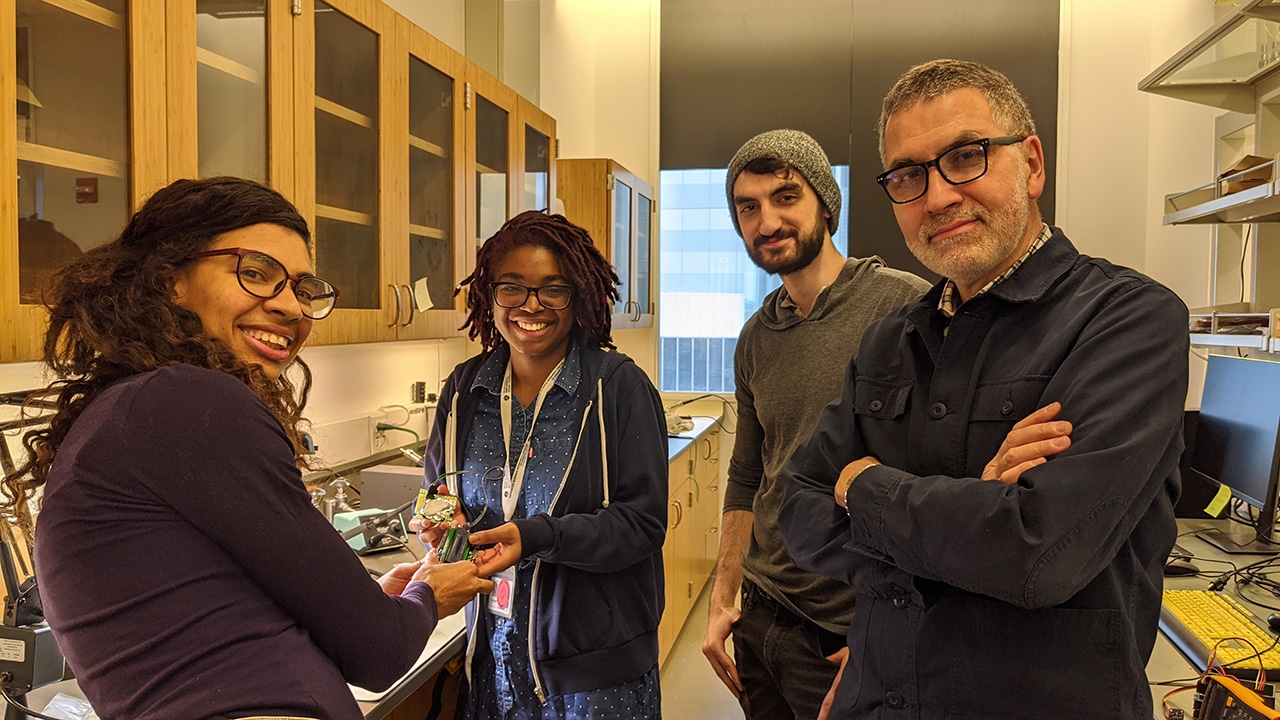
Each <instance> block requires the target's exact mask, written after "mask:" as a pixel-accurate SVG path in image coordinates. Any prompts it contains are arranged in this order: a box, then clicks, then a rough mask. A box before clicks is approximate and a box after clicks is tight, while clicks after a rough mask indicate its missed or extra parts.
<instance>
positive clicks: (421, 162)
mask: <svg viewBox="0 0 1280 720" xmlns="http://www.w3.org/2000/svg"><path fill="white" fill-rule="evenodd" d="M453 94H454V80H453V78H452V77H449V76H448V75H446V74H444V73H442V72H440V71H439V70H437V69H435V68H433V67H431V66H430V65H428V64H427V63H425V62H423V61H421V60H419V59H418V58H416V57H413V56H412V55H410V56H409V282H410V284H411V286H412V288H413V292H412V293H411V296H412V298H413V302H414V305H415V306H416V307H415V308H414V309H415V310H427V309H429V308H432V307H437V308H442V307H448V306H450V305H451V304H452V300H451V298H452V295H453V288H454V286H455V285H456V284H457V282H458V280H459V279H460V278H457V277H456V276H455V272H454V269H455V267H456V265H455V261H454V233H453V228H454V214H453V212H454V207H455V204H454V198H455V193H456V188H454V184H453V168H454V160H455V158H454V155H453V147H454V137H455V136H454V132H455V130H454V124H453V112H454V107H453Z"/></svg>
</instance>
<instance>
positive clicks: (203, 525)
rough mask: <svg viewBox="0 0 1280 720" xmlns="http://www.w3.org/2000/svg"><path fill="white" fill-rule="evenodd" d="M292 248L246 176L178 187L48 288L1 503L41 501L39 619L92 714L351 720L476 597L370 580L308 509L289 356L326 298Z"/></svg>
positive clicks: (300, 389)
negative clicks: (365, 692)
mask: <svg viewBox="0 0 1280 720" xmlns="http://www.w3.org/2000/svg"><path fill="white" fill-rule="evenodd" d="M310 239H311V236H310V232H309V231H308V229H307V223H306V221H305V220H303V218H302V217H301V216H300V215H299V214H298V212H297V210H295V209H294V207H293V205H291V204H290V203H289V201H287V200H285V199H284V198H283V197H281V196H280V195H279V194H278V193H276V192H275V191H273V190H270V189H268V188H266V187H264V186H262V185H259V184H257V183H254V182H250V181H247V180H239V179H236V178H212V179H208V180H179V181H177V182H175V183H173V184H172V185H169V186H168V187H166V188H164V189H162V190H160V191H158V192H157V193H155V194H154V195H152V196H151V198H150V199H149V200H147V202H146V204H144V205H143V207H142V209H141V210H139V211H138V212H137V213H136V214H135V215H134V216H133V217H132V219H131V220H130V221H129V224H128V225H127V226H126V227H125V229H124V231H123V232H122V233H121V235H120V236H119V237H118V238H117V239H116V240H114V241H112V242H110V243H108V244H106V245H103V246H101V247H98V248H95V249H94V250H91V251H89V252H88V253H86V254H85V255H84V256H83V257H81V258H79V259H78V260H76V261H74V262H73V263H71V264H70V265H68V266H66V267H65V268H63V269H62V270H60V271H59V272H58V273H57V275H55V276H54V278H53V280H52V282H51V285H50V287H49V288H48V289H47V290H46V293H45V304H46V306H47V308H48V310H49V316H50V321H49V329H48V332H47V334H46V335H45V342H44V360H45V362H46V363H47V364H48V366H49V367H50V369H51V370H52V371H53V372H54V373H55V374H56V375H57V377H58V378H59V379H58V380H57V381H56V382H54V383H53V384H51V385H50V386H49V387H47V388H46V389H45V390H43V391H42V392H41V393H39V394H40V395H42V396H44V397H46V398H51V399H52V400H53V401H54V403H55V406H56V411H55V413H54V414H53V416H52V418H51V420H50V422H49V425H48V427H47V428H44V429H37V430H32V431H29V432H28V433H27V434H26V435H25V436H24V438H23V444H24V446H25V447H26V450H27V453H28V458H29V459H28V461H27V462H26V464H25V465H24V466H23V467H21V468H19V469H18V470H17V471H16V472H15V473H13V474H11V475H9V476H8V477H6V479H5V483H4V484H5V488H6V490H7V496H8V497H7V498H6V499H5V505H6V506H7V509H8V510H9V511H10V513H11V514H12V515H14V516H16V517H18V518H20V519H21V520H22V521H24V522H26V523H30V516H29V514H28V510H27V506H28V500H29V499H30V498H31V496H32V494H33V493H34V492H35V491H37V490H40V489H42V490H43V498H42V501H41V512H40V513H39V517H38V521H37V523H36V526H35V565H36V576H37V579H38V583H39V587H40V591H41V599H42V602H43V606H44V611H45V615H46V617H47V618H48V620H49V624H50V626H51V627H52V628H53V632H54V636H55V637H56V638H57V640H58V644H59V647H60V648H61V649H62V652H63V654H64V655H65V657H66V659H67V662H68V663H69V664H70V666H71V668H72V669H73V670H74V671H75V674H76V677H77V679H78V681H79V683H80V687H81V689H82V690H83V691H84V693H85V695H86V696H87V697H88V698H89V700H90V702H91V703H93V706H94V708H95V709H96V710H97V712H98V714H99V715H100V716H101V717H103V718H132V719H141V718H242V717H252V716H264V715H270V716H279V717H310V718H350V719H352V720H354V719H355V718H360V717H361V713H360V710H359V708H358V706H357V705H356V703H355V700H354V698H353V697H352V695H351V692H350V690H348V688H347V683H348V682H350V683H353V684H357V685H363V686H365V687H370V688H375V689H380V688H384V687H387V686H389V685H390V684H391V683H392V682H394V681H395V680H396V679H397V678H399V677H400V675H402V674H403V673H404V672H405V671H407V670H408V669H409V667H410V666H411V665H412V663H413V662H414V661H415V660H416V659H417V658H418V656H419V654H420V653H421V650H422V648H423V646H424V644H425V643H426V640H427V637H428V636H429V635H430V634H431V631H432V629H433V628H434V627H435V624H436V622H437V620H438V618H439V617H440V616H443V615H447V614H449V613H452V612H455V611H456V610H457V609H459V608H460V607H461V606H462V605H463V604H464V603H465V602H467V601H468V600H470V599H471V598H472V597H473V596H474V595H475V593H476V592H477V591H480V590H486V589H487V588H488V587H489V583H488V582H487V581H483V580H480V579H479V578H478V577H477V576H476V569H475V567H474V566H473V565H471V564H470V563H458V564H455V565H433V564H423V565H419V564H417V563H413V564H406V565H403V566H399V567H397V568H396V569H395V570H393V571H391V572H389V573H387V574H386V575H385V576H383V578H382V579H381V580H380V581H379V582H378V583H375V582H373V581H372V580H371V579H370V578H369V576H368V574H367V572H366V571H365V569H364V567H363V566H362V565H361V563H360V561H359V559H358V558H357V557H356V556H355V555H354V554H353V553H352V552H351V550H350V549H349V548H348V547H347V545H346V544H345V543H344V542H343V541H342V539H341V538H340V537H339V535H338V533H337V532H335V531H334V529H333V527H332V526H331V525H329V524H328V523H327V522H326V520H325V518H324V516H323V515H321V514H320V513H319V512H317V511H316V510H315V509H314V508H313V507H312V505H311V502H310V497H309V496H308V494H307V492H306V490H305V489H304V487H303V485H302V482H301V475H300V473H299V465H300V464H302V462H303V449H302V445H301V442H300V441H299V437H300V431H299V429H298V425H299V422H300V421H301V412H302V408H303V405H304V404H305V402H306V397H307V392H308V390H309V389H310V385H311V377H310V373H309V372H308V370H307V367H306V365H304V364H303V363H302V361H301V360H298V359H297V354H298V350H299V349H300V348H301V347H302V345H303V343H304V342H306V339H307V336H308V334H310V332H311V327H312V324H313V323H314V322H315V321H316V320H319V319H321V318H324V317H325V316H326V315H328V314H329V312H330V311H331V310H332V309H333V307H334V304H335V302H336V301H337V298H338V291H337V289H335V288H334V287H333V286H332V285H330V284H329V283H327V282H325V281H324V280H322V279H320V278H318V277H316V276H315V275H314V274H312V273H311V267H312V265H311V252H310V248H309V245H310ZM291 376H294V377H293V378H291ZM297 383H300V384H297ZM379 585H381V587H379Z"/></svg>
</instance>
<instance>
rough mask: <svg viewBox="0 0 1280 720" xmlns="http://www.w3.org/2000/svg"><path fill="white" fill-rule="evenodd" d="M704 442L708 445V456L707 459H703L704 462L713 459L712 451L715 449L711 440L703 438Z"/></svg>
mask: <svg viewBox="0 0 1280 720" xmlns="http://www.w3.org/2000/svg"><path fill="white" fill-rule="evenodd" d="M702 440H703V442H705V443H706V444H707V456H706V457H704V458H702V459H703V460H710V459H711V451H712V450H713V449H714V448H713V447H712V445H711V439H710V438H702Z"/></svg>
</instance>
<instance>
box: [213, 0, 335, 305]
mask: <svg viewBox="0 0 1280 720" xmlns="http://www.w3.org/2000/svg"><path fill="white" fill-rule="evenodd" d="M196 63H197V66H196V88H197V90H196V92H197V108H198V117H197V133H198V147H199V158H200V160H199V173H200V177H212V176H215V175H235V176H238V177H246V178H251V179H253V180H257V181H259V182H264V183H265V182H267V180H268V178H267V2H266V0H197V1H196ZM343 297H344V299H345V297H346V293H345V292H344V293H343Z"/></svg>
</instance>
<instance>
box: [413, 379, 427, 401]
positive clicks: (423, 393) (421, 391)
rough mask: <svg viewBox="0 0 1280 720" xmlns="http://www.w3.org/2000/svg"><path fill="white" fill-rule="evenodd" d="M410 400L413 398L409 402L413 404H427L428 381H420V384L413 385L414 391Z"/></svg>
mask: <svg viewBox="0 0 1280 720" xmlns="http://www.w3.org/2000/svg"><path fill="white" fill-rule="evenodd" d="M410 398H411V399H410V400H409V402H412V403H423V402H426V399H427V383H426V381H425V380H419V381H418V382H415V383H414V384H413V389H412V391H411V393H410Z"/></svg>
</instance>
